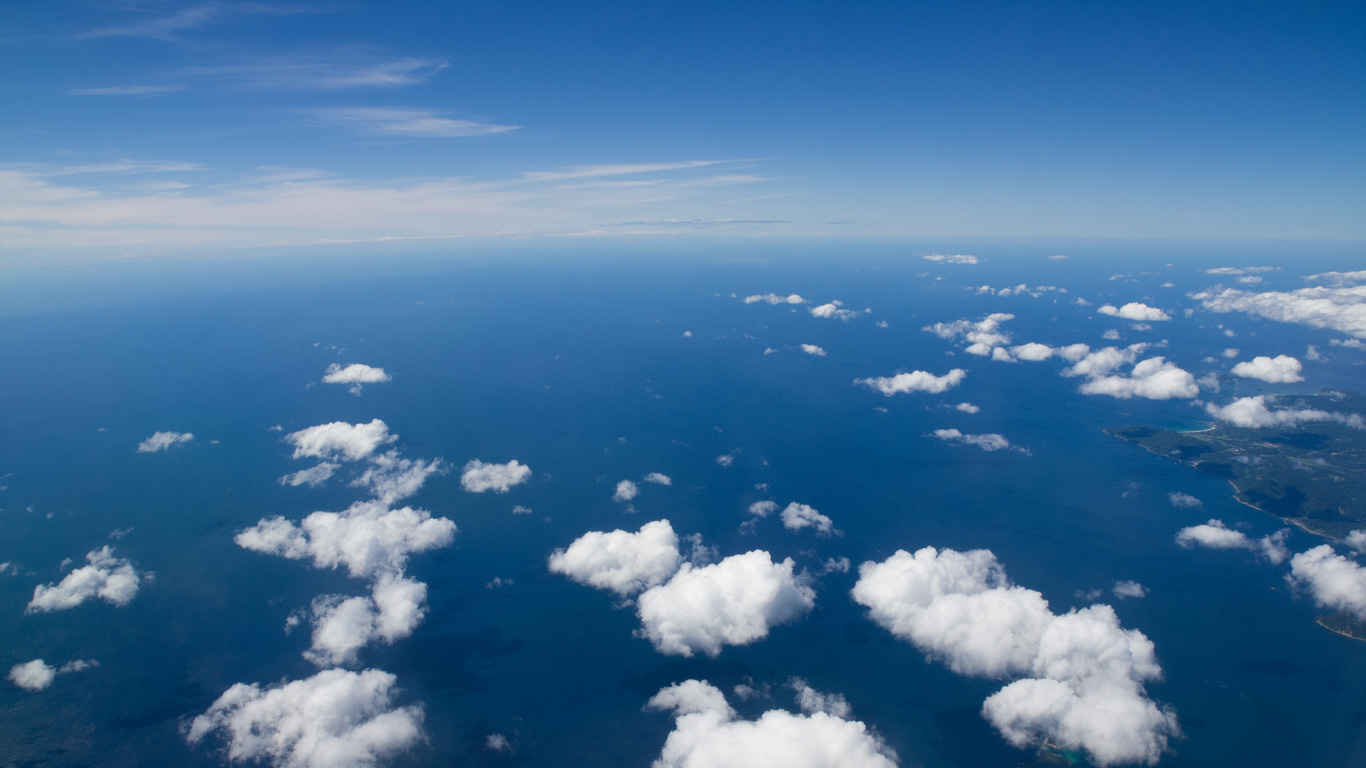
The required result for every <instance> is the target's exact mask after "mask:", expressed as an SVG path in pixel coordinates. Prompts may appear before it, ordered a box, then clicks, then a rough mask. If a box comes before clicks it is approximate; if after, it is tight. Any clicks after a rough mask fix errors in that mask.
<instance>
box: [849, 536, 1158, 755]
mask: <svg viewBox="0 0 1366 768" xmlns="http://www.w3.org/2000/svg"><path fill="white" fill-rule="evenodd" d="M853 597H854V600H855V601H856V602H858V603H859V604H860V605H863V606H865V607H866V608H868V611H869V615H870V617H871V618H872V619H873V620H874V621H875V622H877V623H878V624H879V625H881V626H882V627H884V628H885V629H887V630H888V631H890V632H892V634H894V635H896V636H897V637H899V638H901V639H904V640H907V641H909V642H911V643H912V644H914V645H915V646H916V647H918V648H920V650H921V651H922V652H924V653H926V654H927V655H928V656H930V657H931V658H934V659H937V660H940V661H942V662H943V663H944V664H946V665H947V666H948V667H949V668H950V669H952V670H953V671H955V672H957V673H959V674H965V675H976V676H981V677H997V678H999V677H1006V676H1009V677H1018V678H1020V679H1017V680H1015V681H1014V682H1012V683H1009V684H1008V685H1006V686H1005V687H1004V688H1002V689H1001V690H1000V691H997V692H996V693H994V694H992V695H991V696H989V697H988V698H987V700H986V701H985V702H984V703H983V706H982V714H983V717H985V718H986V719H987V721H988V722H990V723H991V724H992V725H993V726H994V727H995V728H996V729H997V730H998V731H999V732H1000V733H1001V735H1002V736H1004V737H1005V738H1006V740H1007V741H1009V742H1010V743H1011V744H1013V745H1014V746H1016V747H1020V748H1025V747H1031V746H1034V747H1040V746H1043V745H1044V744H1053V745H1058V746H1061V747H1064V748H1067V749H1076V750H1082V751H1085V752H1086V753H1087V756H1088V758H1089V759H1090V760H1091V762H1092V763H1094V764H1096V765H1099V766H1110V765H1116V764H1127V763H1146V764H1148V765H1155V764H1156V763H1157V762H1158V760H1159V759H1160V758H1161V756H1162V753H1163V752H1165V751H1166V749H1167V745H1168V743H1169V741H1170V740H1171V739H1172V738H1175V737H1178V736H1179V735H1180V728H1179V727H1178V725H1177V721H1176V714H1175V712H1173V711H1172V710H1171V709H1170V708H1164V707H1159V706H1158V705H1157V704H1156V703H1155V702H1153V701H1152V700H1151V699H1149V698H1148V697H1147V693H1146V690H1145V683H1146V682H1147V681H1150V680H1155V679H1158V678H1159V677H1160V676H1161V674H1162V670H1161V667H1160V666H1159V665H1158V663H1157V658H1156V653H1155V651H1154V647H1153V644H1152V641H1150V640H1149V639H1148V638H1147V637H1146V636H1144V635H1143V633H1141V632H1139V631H1137V630H1126V629H1124V628H1123V627H1121V626H1120V624H1119V619H1118V617H1117V616H1116V614H1115V612H1114V609H1112V608H1111V607H1110V606H1108V605H1093V606H1091V607H1089V608H1084V609H1081V610H1073V611H1069V612H1068V613H1066V614H1063V615H1055V614H1054V613H1053V612H1052V611H1051V610H1050V609H1049V607H1048V601H1047V600H1045V599H1044V598H1043V596H1042V595H1041V594H1039V593H1038V592H1036V591H1034V590H1031V589H1025V588H1024V587H1019V586H1015V585H1012V584H1011V583H1010V581H1009V580H1008V579H1007V578H1006V574H1005V570H1004V568H1002V567H1001V565H1000V564H999V563H998V562H997V561H996V558H995V556H994V555H993V554H992V553H991V552H989V551H987V550H973V551H970V552H956V551H954V550H949V549H945V550H942V551H941V550H936V549H935V548H933V547H925V548H924V549H921V550H919V551H918V552H916V553H915V554H911V553H909V552H906V551H904V550H900V551H898V552H896V554H894V555H892V556H891V557H890V558H888V559H887V560H885V561H884V562H881V563H877V562H868V563H864V564H863V565H862V566H861V567H860V568H859V581H858V583H857V584H856V585H855V586H854V590H853Z"/></svg>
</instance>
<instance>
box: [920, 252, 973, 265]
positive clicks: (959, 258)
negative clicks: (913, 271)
mask: <svg viewBox="0 0 1366 768" xmlns="http://www.w3.org/2000/svg"><path fill="white" fill-rule="evenodd" d="M920 258H922V259H924V260H925V261H933V262H937V263H939V264H976V263H978V260H977V257H976V256H973V255H970V254H966V253H927V254H925V255H924V256H921V257H920Z"/></svg>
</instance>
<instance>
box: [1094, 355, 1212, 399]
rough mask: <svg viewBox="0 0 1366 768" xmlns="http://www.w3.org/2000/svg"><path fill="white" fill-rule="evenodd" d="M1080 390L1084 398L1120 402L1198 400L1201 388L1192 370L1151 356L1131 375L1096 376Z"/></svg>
mask: <svg viewBox="0 0 1366 768" xmlns="http://www.w3.org/2000/svg"><path fill="white" fill-rule="evenodd" d="M1078 365H1080V363H1078ZM1074 368H1075V366H1074ZM1077 391H1078V392H1081V393H1082V394H1083V395H1109V396H1110V397H1117V398H1120V399H1121V400H1127V399H1129V398H1131V397H1144V398H1147V399H1149V400H1170V399H1172V398H1191V397H1195V396H1196V395H1198V394H1200V387H1199V386H1198V385H1197V384H1196V383H1195V377H1194V376H1193V375H1191V373H1190V372H1189V371H1186V370H1184V369H1182V368H1178V367H1177V366H1176V364H1174V363H1170V362H1167V361H1166V360H1165V359H1164V358H1161V357H1150V358H1148V359H1147V360H1144V361H1142V362H1140V363H1138V364H1136V365H1134V367H1133V368H1132V369H1131V370H1130V372H1129V375H1128V376H1122V375H1109V376H1097V377H1095V378H1092V379H1090V380H1089V381H1086V382H1084V383H1083V384H1082V385H1081V386H1080V387H1079V388H1078V389H1077Z"/></svg>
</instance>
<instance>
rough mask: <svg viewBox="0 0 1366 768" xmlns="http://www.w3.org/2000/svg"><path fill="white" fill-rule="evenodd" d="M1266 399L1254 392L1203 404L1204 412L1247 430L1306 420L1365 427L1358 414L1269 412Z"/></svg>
mask: <svg viewBox="0 0 1366 768" xmlns="http://www.w3.org/2000/svg"><path fill="white" fill-rule="evenodd" d="M1268 399H1269V398H1268V396H1266V395H1256V396H1254V397H1240V398H1238V399H1237V400H1234V401H1233V402H1231V403H1229V404H1228V405H1223V406H1219V405H1215V404H1214V403H1207V404H1206V405H1205V411H1206V412H1207V413H1208V414H1209V415H1211V416H1213V417H1214V418H1216V419H1218V420H1220V421H1226V422H1228V423H1229V424H1232V425H1233V426H1235V427H1244V428H1247V429H1260V428H1262V427H1294V426H1296V425H1298V424H1300V423H1302V422H1306V421H1337V422H1340V423H1343V424H1346V425H1347V426H1349V427H1355V428H1357V429H1362V428H1363V427H1366V424H1363V422H1362V419H1361V415H1360V414H1355V413H1353V414H1344V413H1337V412H1333V413H1330V412H1328V411H1320V410H1317V409H1313V408H1282V409H1280V410H1276V411H1273V410H1271V409H1270V408H1267V407H1266V404H1267V401H1268Z"/></svg>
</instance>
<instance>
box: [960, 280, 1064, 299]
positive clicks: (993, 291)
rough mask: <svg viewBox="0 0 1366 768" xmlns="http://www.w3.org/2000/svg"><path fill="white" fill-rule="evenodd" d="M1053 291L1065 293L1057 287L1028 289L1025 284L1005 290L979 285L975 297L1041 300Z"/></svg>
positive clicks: (1045, 286) (1046, 286)
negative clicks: (1024, 297)
mask: <svg viewBox="0 0 1366 768" xmlns="http://www.w3.org/2000/svg"><path fill="white" fill-rule="evenodd" d="M1053 291H1056V292H1058V293H1067V289H1066V288H1059V287H1057V286H1056V285H1036V286H1034V287H1033V288H1030V287H1029V285H1027V284H1026V283H1020V284H1019V285H1012V286H1007V287H1005V288H992V287H991V286H989V285H981V286H978V287H977V295H978V296H984V295H991V296H1024V295H1029V296H1032V297H1034V298H1036V299H1041V298H1043V296H1044V294H1046V293H1050V292H1053Z"/></svg>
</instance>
